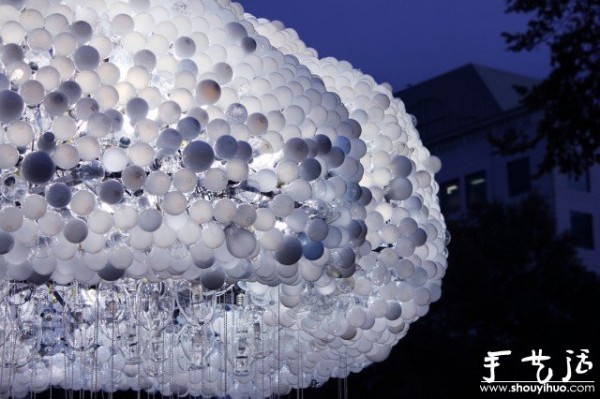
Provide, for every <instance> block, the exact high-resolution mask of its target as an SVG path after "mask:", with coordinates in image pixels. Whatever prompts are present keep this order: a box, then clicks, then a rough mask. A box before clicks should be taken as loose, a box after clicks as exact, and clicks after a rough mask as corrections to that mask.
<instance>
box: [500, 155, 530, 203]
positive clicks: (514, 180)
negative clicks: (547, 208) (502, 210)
mask: <svg viewBox="0 0 600 399" xmlns="http://www.w3.org/2000/svg"><path fill="white" fill-rule="evenodd" d="M506 172H507V175H508V195H510V196H511V197H514V196H516V195H520V194H525V193H527V192H529V190H530V189H531V172H530V169H529V158H528V157H525V158H520V159H517V160H515V161H511V162H509V163H507V164H506Z"/></svg>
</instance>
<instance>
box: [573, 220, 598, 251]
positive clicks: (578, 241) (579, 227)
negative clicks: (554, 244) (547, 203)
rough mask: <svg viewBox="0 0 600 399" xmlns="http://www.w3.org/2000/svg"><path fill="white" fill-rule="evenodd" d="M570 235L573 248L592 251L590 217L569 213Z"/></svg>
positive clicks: (592, 230)
mask: <svg viewBox="0 0 600 399" xmlns="http://www.w3.org/2000/svg"><path fill="white" fill-rule="evenodd" d="M571 235H572V236H573V243H574V244H575V246H577V247H579V248H587V249H594V221H593V218H592V215H590V214H589V213H584V212H577V211H571Z"/></svg>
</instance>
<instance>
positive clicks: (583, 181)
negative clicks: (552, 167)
mask: <svg viewBox="0 0 600 399" xmlns="http://www.w3.org/2000/svg"><path fill="white" fill-rule="evenodd" d="M569 188H570V189H571V190H574V191H585V192H590V172H589V171H587V170H586V171H585V172H583V173H582V174H580V175H579V176H569Z"/></svg>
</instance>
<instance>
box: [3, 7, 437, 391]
mask: <svg viewBox="0 0 600 399" xmlns="http://www.w3.org/2000/svg"><path fill="white" fill-rule="evenodd" d="M0 38H1V41H0V43H1V46H0V123H1V124H2V131H0V178H1V185H2V187H1V193H0V194H1V196H0V279H1V280H0V319H2V320H3V321H4V320H5V322H3V323H2V324H1V325H0V359H1V363H0V396H8V395H10V396H13V397H23V396H25V395H26V394H27V393H28V392H30V391H34V392H41V391H44V390H46V389H48V388H49V387H50V386H60V387H62V388H64V389H70V390H80V389H84V390H91V391H98V390H105V391H109V392H114V391H117V390H124V389H135V390H146V391H149V392H160V393H162V394H164V395H169V394H178V395H187V394H189V395H193V396H208V397H210V396H225V395H231V396H232V397H264V396H269V395H271V394H273V393H276V394H284V393H286V392H289V391H290V390H291V389H292V388H306V387H309V386H319V385H320V384H322V383H324V382H325V381H327V380H328V379H329V378H331V377H338V378H342V377H345V376H347V375H348V374H349V373H350V372H358V371H360V370H361V369H363V368H364V367H366V366H368V365H369V364H370V363H372V362H374V361H381V360H383V359H385V358H386V357H387V355H388V354H389V351H390V349H391V348H392V346H393V345H394V344H395V343H396V342H397V341H398V340H399V339H400V338H402V337H403V336H404V335H405V334H406V331H407V329H408V326H409V324H410V323H412V322H413V321H415V320H416V319H418V318H419V317H421V316H423V315H425V314H426V313H427V311H428V309H429V304H430V303H431V302H434V301H436V300H437V299H438V298H439V297H440V294H441V289H440V286H441V279H442V277H443V275H444V272H445V268H446V256H447V252H446V244H447V231H446V227H445V224H444V219H443V216H442V215H441V213H440V209H439V205H438V201H437V197H436V193H437V190H438V185H437V183H436V182H435V180H434V174H435V173H436V172H437V171H438V170H439V167H440V162H439V160H438V159H437V158H436V157H433V156H431V155H430V154H429V152H428V151H427V149H425V148H424V147H423V146H422V143H421V141H420V139H419V136H418V133H417V131H416V129H415V126H414V121H413V119H412V118H411V116H410V115H408V114H407V113H406V112H405V110H404V107H403V104H402V103H401V102H400V101H399V100H398V99H394V98H393V96H392V94H391V91H390V88H389V87H388V86H386V85H377V84H376V83H375V82H374V81H373V79H372V78H371V77H369V76H367V75H363V74H362V73H360V72H359V71H357V70H354V69H353V68H352V66H351V65H350V64H348V63H346V62H339V61H337V60H335V59H331V58H329V59H323V60H319V59H318V58H317V55H316V53H315V52H314V50H311V49H308V48H306V47H305V46H304V44H303V43H302V42H301V41H299V40H298V38H297V36H296V34H295V32H294V31H292V30H289V29H285V27H284V26H283V25H281V24H280V23H278V22H275V23H273V22H270V21H267V20H263V19H258V20H257V19H256V18H254V17H253V16H251V15H249V14H244V13H243V10H242V8H241V6H240V5H239V4H236V3H230V2H229V1H227V0H225V1H215V0H184V1H182V0H178V1H174V2H171V1H165V0H130V1H113V0H90V1H85V2H80V1H76V0H62V1H54V0H15V1H1V2H0Z"/></svg>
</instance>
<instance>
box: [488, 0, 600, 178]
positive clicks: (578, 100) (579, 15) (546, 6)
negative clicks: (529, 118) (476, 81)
mask: <svg viewBox="0 0 600 399" xmlns="http://www.w3.org/2000/svg"><path fill="white" fill-rule="evenodd" d="M506 3H507V12H509V13H520V14H532V15H533V17H532V19H531V20H530V21H529V23H528V25H527V29H526V30H525V31H524V32H521V33H504V34H503V36H504V37H505V39H506V42H507V44H508V46H509V47H508V48H509V50H512V51H515V52H520V51H531V50H534V49H536V48H538V47H540V46H543V45H547V46H548V47H549V48H550V51H551V66H552V72H551V73H550V75H549V76H548V77H547V78H546V79H544V80H543V81H542V82H541V83H540V84H538V85H537V86H534V87H533V88H532V89H530V90H526V89H525V88H519V90H520V92H521V93H522V94H524V97H523V103H524V104H525V105H526V106H527V107H528V108H530V109H532V110H542V111H543V117H542V120H541V122H540V124H539V126H538V129H537V132H536V134H535V135H534V136H533V137H527V136H525V135H523V134H520V135H517V136H515V134H514V132H513V133H512V134H509V135H507V136H505V137H502V138H499V140H497V142H496V144H497V145H498V146H499V148H500V149H501V150H502V151H503V152H504V153H509V154H510V153H516V152H519V151H523V150H527V149H529V148H532V147H534V146H536V145H538V144H540V143H542V142H544V143H545V146H546V153H545V158H544V161H543V163H542V165H541V167H540V171H539V172H540V173H541V172H547V171H550V170H553V169H554V168H558V169H559V170H560V171H561V172H565V173H571V174H575V175H579V174H581V173H582V172H584V171H585V170H586V169H588V168H589V167H591V166H592V165H594V164H595V163H600V2H599V1H592V0H506Z"/></svg>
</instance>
